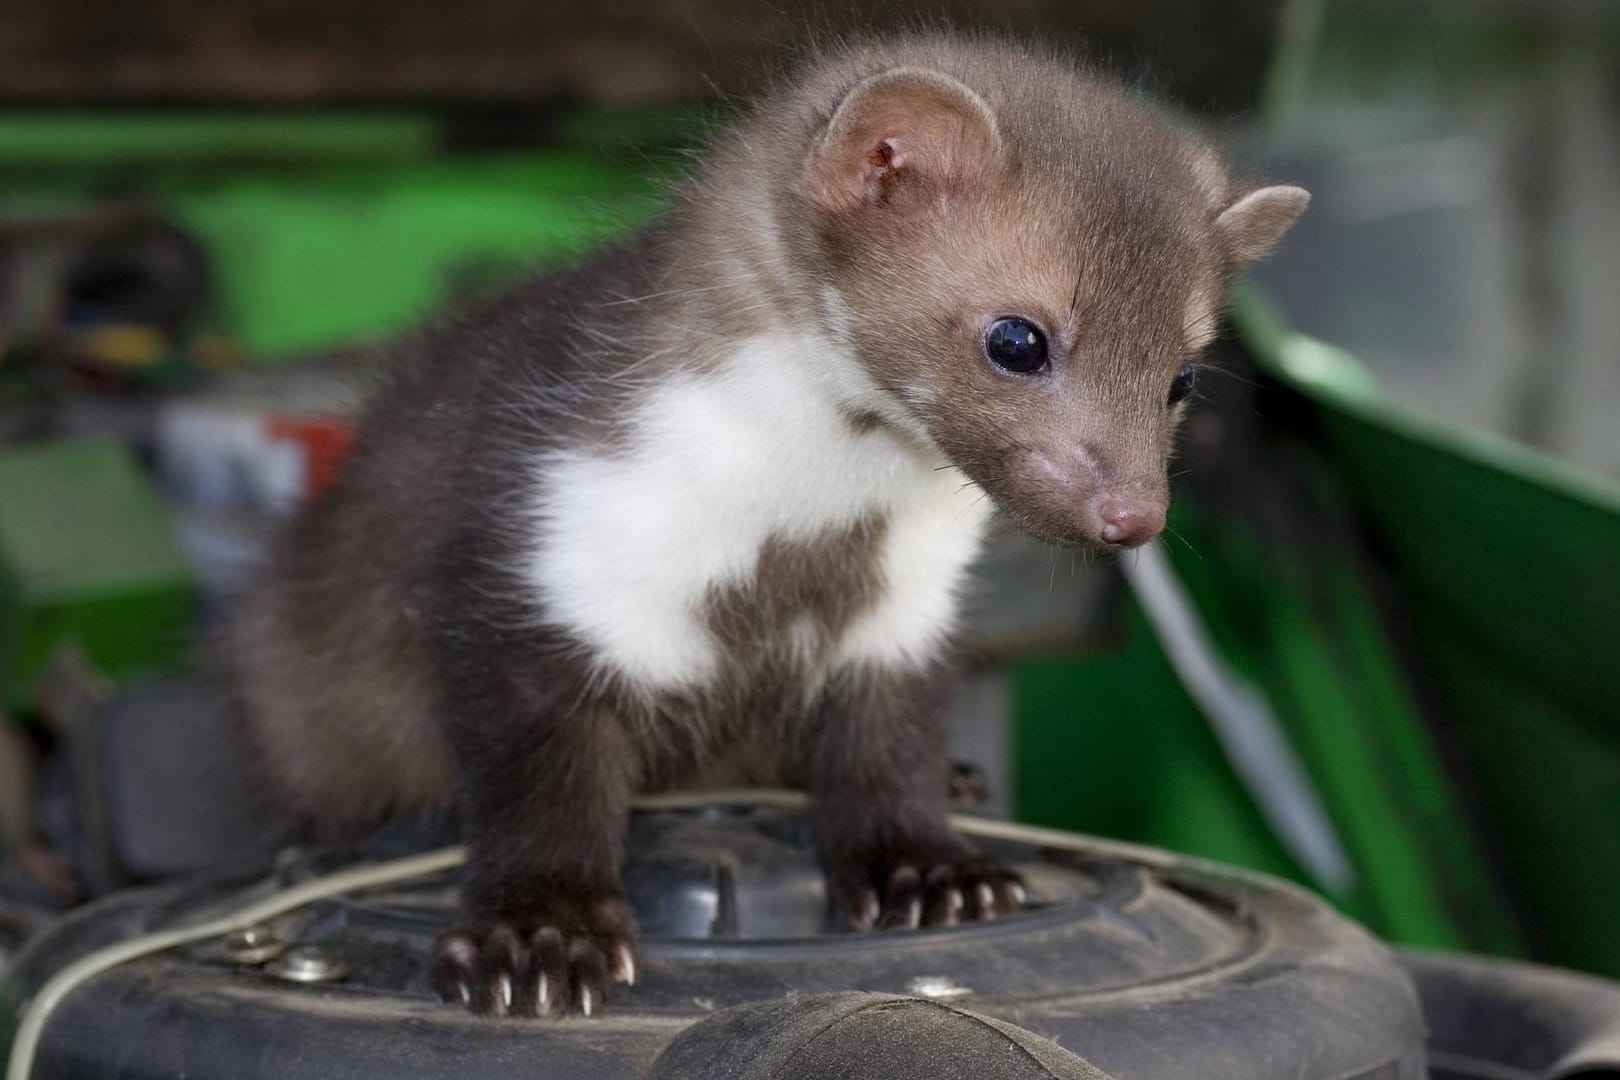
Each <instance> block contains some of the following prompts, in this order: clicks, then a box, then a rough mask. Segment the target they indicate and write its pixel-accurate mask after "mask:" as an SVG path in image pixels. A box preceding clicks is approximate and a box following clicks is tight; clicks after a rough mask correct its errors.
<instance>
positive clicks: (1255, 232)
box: [1215, 186, 1311, 264]
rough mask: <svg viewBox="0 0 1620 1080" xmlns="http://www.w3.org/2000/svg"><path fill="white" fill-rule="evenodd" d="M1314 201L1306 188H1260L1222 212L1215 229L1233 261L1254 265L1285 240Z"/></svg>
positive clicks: (1216, 220) (1216, 221)
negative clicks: (1287, 233) (1306, 207)
mask: <svg viewBox="0 0 1620 1080" xmlns="http://www.w3.org/2000/svg"><path fill="white" fill-rule="evenodd" d="M1310 201H1311V193H1310V192H1308V191H1306V190H1305V189H1304V188H1297V187H1286V186H1279V187H1263V188H1259V189H1257V190H1255V191H1251V192H1249V193H1248V194H1247V195H1245V196H1243V198H1241V199H1239V200H1238V201H1237V202H1235V203H1233V204H1232V205H1231V206H1228V207H1227V208H1226V209H1225V210H1223V211H1221V215H1220V217H1218V218H1216V219H1215V228H1216V229H1217V230H1219V232H1220V234H1221V239H1222V241H1223V242H1224V243H1225V244H1226V250H1227V252H1228V253H1230V255H1231V256H1232V259H1233V260H1234V261H1235V262H1237V263H1239V264H1242V263H1250V262H1253V261H1254V260H1256V259H1258V258H1259V257H1260V256H1262V255H1264V254H1265V253H1266V252H1268V251H1270V250H1271V249H1272V246H1273V245H1275V244H1276V243H1277V241H1278V240H1281V239H1282V234H1283V233H1285V232H1287V231H1288V227H1289V226H1290V225H1292V224H1293V223H1294V219H1295V218H1297V217H1299V215H1300V213H1301V212H1302V211H1304V209H1305V204H1306V203H1308V202H1310Z"/></svg>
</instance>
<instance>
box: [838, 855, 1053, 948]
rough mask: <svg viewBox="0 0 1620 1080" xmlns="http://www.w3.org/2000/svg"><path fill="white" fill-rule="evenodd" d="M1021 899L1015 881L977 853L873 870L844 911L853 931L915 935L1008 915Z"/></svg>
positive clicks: (1019, 886)
mask: <svg viewBox="0 0 1620 1080" xmlns="http://www.w3.org/2000/svg"><path fill="white" fill-rule="evenodd" d="M1026 899H1027V896H1026V893H1025V891H1024V886H1023V883H1022V882H1021V881H1019V880H1018V875H1016V874H1014V873H1013V872H1012V871H1011V870H1008V869H1007V868H1006V867H1004V866H1002V865H1001V864H1000V863H998V862H996V861H995V860H994V859H990V858H986V857H985V856H983V855H979V854H977V853H968V854H962V855H955V856H943V857H938V858H934V859H928V858H918V859H907V860H899V861H897V862H895V863H891V864H890V865H889V866H888V867H873V868H872V869H871V870H870V871H869V872H868V876H867V877H866V881H865V882H863V883H862V885H861V886H860V888H859V889H858V890H857V891H856V892H855V894H854V895H853V896H852V897H850V898H849V899H848V900H847V901H846V902H845V904H844V905H843V906H844V910H845V912H846V914H847V918H848V921H849V924H850V926H851V927H852V928H853V929H857V930H872V929H878V930H916V929H918V928H919V927H924V926H954V925H956V924H957V923H960V922H971V921H974V920H982V919H995V918H999V917H1000V916H1002V915H1009V914H1011V913H1012V912H1014V911H1017V910H1018V909H1019V908H1020V907H1022V906H1023V905H1024V902H1025V900H1026Z"/></svg>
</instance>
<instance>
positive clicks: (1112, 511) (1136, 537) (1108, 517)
mask: <svg viewBox="0 0 1620 1080" xmlns="http://www.w3.org/2000/svg"><path fill="white" fill-rule="evenodd" d="M1093 512H1094V513H1095V514H1096V515H1097V535H1098V536H1101V537H1102V538H1103V539H1104V540H1106V541H1107V542H1108V543H1110V544H1118V545H1119V546H1120V547H1136V546H1137V545H1138V544H1145V543H1147V542H1148V541H1149V540H1151V539H1153V538H1154V537H1155V536H1158V535H1159V533H1160V531H1161V530H1163V528H1164V503H1163V502H1162V501H1158V500H1150V499H1131V498H1122V497H1120V496H1107V495H1105V496H1103V497H1102V498H1101V499H1098V500H1097V504H1096V508H1095V510H1094V511H1093Z"/></svg>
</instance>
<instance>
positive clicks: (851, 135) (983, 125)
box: [803, 68, 1001, 213]
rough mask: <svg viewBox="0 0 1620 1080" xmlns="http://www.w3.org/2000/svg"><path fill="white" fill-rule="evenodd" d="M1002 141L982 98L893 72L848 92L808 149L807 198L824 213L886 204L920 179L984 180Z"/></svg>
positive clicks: (952, 84)
mask: <svg viewBox="0 0 1620 1080" xmlns="http://www.w3.org/2000/svg"><path fill="white" fill-rule="evenodd" d="M1000 155H1001V135H1000V133H999V132H998V131H997V128H996V117H995V114H994V113H992V112H991V111H990V106H989V105H987V104H985V102H984V99H983V98H981V97H980V96H979V95H978V94H975V93H974V92H973V91H972V90H970V89H968V88H967V87H966V86H963V85H962V84H961V83H960V82H957V81H956V80H955V79H953V78H951V77H950V76H949V75H943V74H941V73H939V72H937V71H929V70H927V69H926V68H894V69H893V70H890V71H885V72H883V73H882V74H881V75H873V76H872V77H871V78H869V79H866V80H865V81H864V82H862V83H861V84H860V85H859V86H857V87H855V89H853V90H851V91H850V92H849V95H848V96H847V97H845V98H844V100H843V103H842V104H840V105H839V106H838V110H837V111H836V112H834V113H833V116H832V119H831V120H829V121H827V126H826V128H825V129H823V131H822V133H821V136H820V138H818V139H817V140H816V142H815V145H814V146H813V147H812V148H811V150H810V156H809V159H808V160H807V161H806V163H805V170H804V181H803V183H804V188H803V190H804V194H805V195H806V196H807V197H808V198H809V199H810V201H811V202H813V203H815V204H816V205H817V206H819V207H821V209H823V210H825V211H827V212H829V213H845V212H848V211H851V210H856V209H859V208H860V207H862V206H866V205H870V204H872V203H877V202H881V201H883V200H884V199H886V198H888V197H889V195H890V193H891V191H892V190H893V189H894V188H895V187H896V186H897V185H903V184H906V183H907V182H908V181H912V180H914V179H921V180H923V181H925V182H927V183H928V184H929V186H931V187H933V186H940V187H944V188H945V189H947V190H949V189H951V188H959V187H961V186H962V185H965V184H970V183H972V182H974V181H975V180H977V179H978V178H980V177H981V176H983V175H985V174H986V173H987V172H988V171H989V169H990V168H992V167H993V166H994V165H995V164H996V163H997V162H998V161H999V160H1000Z"/></svg>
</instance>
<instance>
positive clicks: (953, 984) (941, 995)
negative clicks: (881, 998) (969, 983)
mask: <svg viewBox="0 0 1620 1080" xmlns="http://www.w3.org/2000/svg"><path fill="white" fill-rule="evenodd" d="M906 993H908V994H916V995H917V996H918V997H925V998H933V999H934V1000H935V1001H954V1000H955V999H957V998H965V997H968V996H970V995H971V994H972V993H973V991H972V990H971V989H969V988H968V987H966V986H963V985H962V984H961V983H959V982H957V981H956V980H955V979H953V978H951V977H950V976H949V975H918V976H916V977H915V978H913V979H910V980H908V981H907V982H906Z"/></svg>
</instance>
